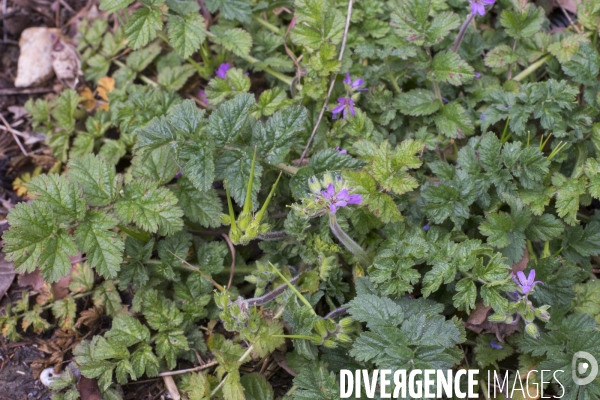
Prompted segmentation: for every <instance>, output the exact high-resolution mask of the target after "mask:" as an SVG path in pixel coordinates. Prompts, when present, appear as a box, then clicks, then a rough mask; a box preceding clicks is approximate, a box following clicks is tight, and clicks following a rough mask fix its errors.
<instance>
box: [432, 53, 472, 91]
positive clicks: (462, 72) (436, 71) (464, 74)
mask: <svg viewBox="0 0 600 400" xmlns="http://www.w3.org/2000/svg"><path fill="white" fill-rule="evenodd" d="M427 77H428V78H429V79H430V80H432V81H434V82H446V83H449V84H451V85H454V86H460V85H462V84H463V83H465V82H468V81H470V80H472V79H473V78H474V77H475V71H474V70H473V67H471V66H470V65H469V64H468V63H467V62H466V61H464V60H462V59H461V58H460V56H459V55H458V54H457V53H454V52H452V51H442V52H439V53H437V54H436V55H435V57H433V62H432V63H431V71H429V73H428V74H427Z"/></svg>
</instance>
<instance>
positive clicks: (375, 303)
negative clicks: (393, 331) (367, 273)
mask: <svg viewBox="0 0 600 400" xmlns="http://www.w3.org/2000/svg"><path fill="white" fill-rule="evenodd" d="M348 306H349V307H350V308H349V312H350V315H352V317H353V318H354V319H356V320H358V321H360V322H366V323H367V326H368V327H369V328H371V329H373V327H377V326H397V325H400V324H401V323H402V321H403V320H404V311H403V310H402V307H400V306H399V305H398V304H396V303H394V302H393V301H392V300H390V299H389V298H387V297H379V296H375V295H371V294H363V295H359V296H356V297H355V298H354V299H352V301H351V302H350V303H348Z"/></svg>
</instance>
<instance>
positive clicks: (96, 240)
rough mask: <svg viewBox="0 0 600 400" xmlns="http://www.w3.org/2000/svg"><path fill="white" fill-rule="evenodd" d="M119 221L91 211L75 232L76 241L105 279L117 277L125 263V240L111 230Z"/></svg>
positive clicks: (97, 211) (99, 212)
mask: <svg viewBox="0 0 600 400" xmlns="http://www.w3.org/2000/svg"><path fill="white" fill-rule="evenodd" d="M117 222H118V221H117V220H116V219H115V218H114V217H112V216H110V215H108V214H106V213H105V212H102V211H100V210H89V211H88V212H87V214H86V218H85V219H84V220H83V222H82V223H81V224H80V225H79V226H78V227H77V229H76V230H75V241H76V242H77V245H78V246H79V249H80V250H81V251H82V252H85V253H86V256H87V261H88V263H89V265H90V266H92V267H93V268H95V269H96V271H97V272H98V274H100V275H101V276H103V277H105V278H114V277H116V276H117V273H118V272H119V270H120V268H121V262H122V261H123V248H124V247H125V245H124V243H123V239H122V238H121V237H120V236H119V235H117V234H116V233H115V232H112V231H111V230H112V229H113V228H114V227H115V226H116V225H117Z"/></svg>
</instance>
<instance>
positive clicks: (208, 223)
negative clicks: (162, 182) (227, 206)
mask: <svg viewBox="0 0 600 400" xmlns="http://www.w3.org/2000/svg"><path fill="white" fill-rule="evenodd" d="M173 193H174V194H175V196H177V198H178V199H179V202H178V204H179V206H180V207H181V208H182V209H183V212H184V214H185V217H186V218H188V219H189V220H190V221H193V222H197V223H199V224H200V225H202V226H204V227H206V228H215V227H217V226H220V225H221V217H220V216H221V214H222V212H223V206H222V204H221V200H220V199H219V196H218V194H217V192H216V191H215V190H214V189H211V190H208V191H203V192H200V191H199V190H198V189H196V188H195V187H194V186H193V185H192V184H191V182H189V181H188V180H183V179H179V181H178V184H177V187H176V188H174V189H173Z"/></svg>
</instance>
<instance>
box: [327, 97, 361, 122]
mask: <svg viewBox="0 0 600 400" xmlns="http://www.w3.org/2000/svg"><path fill="white" fill-rule="evenodd" d="M338 103H340V104H339V105H338V106H337V107H335V108H334V109H333V110H331V113H332V114H333V116H334V119H335V118H337V117H338V116H337V115H336V114H339V113H341V112H343V114H342V115H343V118H344V119H345V118H346V117H347V116H348V111H350V114H352V115H356V112H355V111H354V100H352V99H351V98H350V97H340V98H339V99H338Z"/></svg>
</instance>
